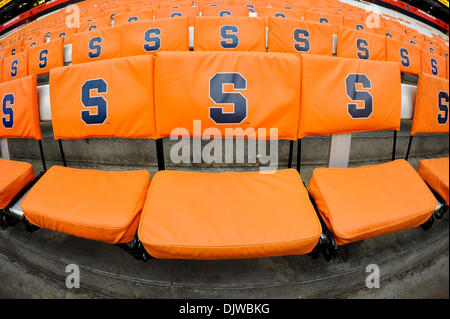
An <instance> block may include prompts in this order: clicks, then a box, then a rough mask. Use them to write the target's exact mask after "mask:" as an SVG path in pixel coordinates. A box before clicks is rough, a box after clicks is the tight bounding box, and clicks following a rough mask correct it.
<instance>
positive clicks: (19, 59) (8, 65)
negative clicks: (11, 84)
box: [2, 51, 28, 82]
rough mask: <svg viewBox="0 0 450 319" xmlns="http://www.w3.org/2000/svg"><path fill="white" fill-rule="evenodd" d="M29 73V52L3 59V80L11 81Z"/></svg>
mask: <svg viewBox="0 0 450 319" xmlns="http://www.w3.org/2000/svg"><path fill="white" fill-rule="evenodd" d="M27 75H28V52H27V51H24V52H21V53H18V54H15V55H11V56H9V57H7V58H5V59H4V61H3V71H2V80H3V82H6V81H11V80H14V79H18V78H21V77H24V76H27Z"/></svg>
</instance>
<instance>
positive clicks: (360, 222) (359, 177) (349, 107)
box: [299, 55, 437, 245]
mask: <svg viewBox="0 0 450 319" xmlns="http://www.w3.org/2000/svg"><path fill="white" fill-rule="evenodd" d="M322 74H327V77H323V76H322ZM325 91H326V92H327V94H323V92H325ZM301 95H302V104H301V107H300V124H299V138H300V139H301V138H303V137H305V136H320V135H329V134H339V133H351V132H364V131H380V130H397V131H398V130H399V129H400V112H401V80H400V70H399V64H398V63H393V62H381V61H361V60H356V59H342V58H333V57H322V56H317V55H302V89H301ZM317 105H321V110H320V112H318V111H317ZM308 189H309V192H310V194H311V195H312V197H313V198H314V201H315V203H316V205H317V208H318V210H319V213H320V215H321V216H322V218H323V220H324V222H325V224H326V225H327V227H328V228H329V230H330V231H331V233H332V234H333V237H334V239H335V241H336V244H338V245H342V244H346V243H350V242H354V241H359V240H364V239H368V238H371V237H375V236H380V235H383V234H387V233H391V232H395V231H400V230H403V229H407V228H411V227H416V226H419V225H421V224H423V223H425V222H426V221H427V220H428V219H429V218H430V216H431V215H432V214H433V212H434V209H435V208H436V205H437V202H436V199H435V198H434V196H433V194H432V193H431V191H430V190H429V189H428V188H427V187H426V185H425V183H424V182H423V180H422V179H421V178H420V176H419V175H418V174H417V173H416V172H415V170H414V168H413V167H412V166H411V165H410V164H409V163H407V162H406V161H404V160H395V161H392V162H389V163H384V164H379V165H371V166H363V167H357V168H316V169H315V170H314V171H313V174H312V177H311V181H310V184H309V188H308Z"/></svg>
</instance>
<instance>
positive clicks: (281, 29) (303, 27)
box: [268, 17, 333, 56]
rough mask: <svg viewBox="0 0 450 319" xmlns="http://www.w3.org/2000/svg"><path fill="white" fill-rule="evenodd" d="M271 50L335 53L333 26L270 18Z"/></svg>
mask: <svg viewBox="0 0 450 319" xmlns="http://www.w3.org/2000/svg"><path fill="white" fill-rule="evenodd" d="M268 48H269V52H287V53H312V54H320V55H329V56H331V55H333V27H332V26H331V25H330V24H326V23H316V22H306V21H301V20H291V19H277V18H273V17H270V18H269V46H268Z"/></svg>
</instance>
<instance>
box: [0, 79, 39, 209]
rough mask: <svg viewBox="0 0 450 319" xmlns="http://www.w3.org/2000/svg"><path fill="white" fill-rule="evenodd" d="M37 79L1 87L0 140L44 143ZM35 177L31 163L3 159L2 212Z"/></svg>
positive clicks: (0, 173) (0, 172)
mask: <svg viewBox="0 0 450 319" xmlns="http://www.w3.org/2000/svg"><path fill="white" fill-rule="evenodd" d="M36 81H37V80H36V76H27V77H23V78H20V79H17V80H12V81H9V82H5V83H2V84H0V99H1V102H2V105H3V110H2V112H0V114H1V122H0V138H26V139H36V140H42V133H41V127H40V123H39V110H38V105H37V89H36ZM34 178H35V174H34V171H33V167H32V166H31V164H29V163H24V162H17V161H10V160H4V159H0V213H1V210H3V209H5V208H6V207H7V206H8V205H9V204H10V203H11V201H12V200H13V199H14V198H15V197H16V196H17V195H18V194H19V193H20V192H21V191H22V190H23V189H24V188H25V187H26V186H27V185H29V184H30V183H31V182H32V181H33V180H34Z"/></svg>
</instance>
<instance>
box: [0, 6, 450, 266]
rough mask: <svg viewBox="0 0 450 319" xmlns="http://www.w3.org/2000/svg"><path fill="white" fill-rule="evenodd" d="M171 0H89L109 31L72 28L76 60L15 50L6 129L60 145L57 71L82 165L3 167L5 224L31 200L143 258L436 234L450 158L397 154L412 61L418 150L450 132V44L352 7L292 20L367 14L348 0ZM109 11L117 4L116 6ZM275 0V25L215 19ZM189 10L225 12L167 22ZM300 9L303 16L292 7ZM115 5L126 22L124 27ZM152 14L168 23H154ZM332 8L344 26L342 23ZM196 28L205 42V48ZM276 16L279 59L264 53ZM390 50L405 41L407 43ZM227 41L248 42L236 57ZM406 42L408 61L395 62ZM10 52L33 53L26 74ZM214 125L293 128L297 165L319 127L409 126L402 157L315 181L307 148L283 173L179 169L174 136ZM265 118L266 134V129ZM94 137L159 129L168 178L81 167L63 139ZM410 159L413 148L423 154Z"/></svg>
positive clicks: (35, 223)
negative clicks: (173, 158) (399, 29)
mask: <svg viewBox="0 0 450 319" xmlns="http://www.w3.org/2000/svg"><path fill="white" fill-rule="evenodd" d="M169 2H170V3H173V2H172V1H136V2H135V3H136V4H137V5H136V6H130V5H128V6H127V5H124V7H123V8H124V9H123V10H124V11H123V12H121V11H120V10H121V9H122V7H121V6H120V5H119V4H120V3H122V4H125V1H122V2H121V1H95V2H94V1H86V2H82V3H81V4H84V5H81V12H82V13H83V12H84V13H88V14H87V15H86V16H84V15H83V14H82V17H83V16H84V18H86V17H87V16H88V19H92V20H93V21H94V22H95V23H96V29H94V30H91V31H87V32H74V33H73V34H72V36H71V42H72V43H71V44H72V52H71V54H72V65H68V66H63V64H64V56H63V52H64V50H63V45H64V40H63V39H57V40H52V41H50V42H46V43H43V44H39V45H36V46H33V47H32V48H29V49H26V50H25V51H24V52H21V53H19V52H17V50H18V47H16V48H15V49H16V52H15V53H14V54H13V55H11V56H9V57H6V58H4V61H3V72H2V74H3V75H4V77H3V82H2V83H1V84H0V98H1V101H2V110H1V112H0V115H1V117H2V123H1V125H0V138H31V139H36V140H38V141H40V140H42V133H41V127H40V117H39V106H38V96H37V75H38V74H42V73H49V91H50V105H51V121H52V126H53V132H54V138H55V140H57V141H58V143H59V145H60V149H61V156H62V158H63V163H64V166H53V167H51V168H50V169H48V170H47V169H46V166H45V159H44V158H43V168H44V171H43V172H42V173H41V174H38V176H37V177H36V175H35V173H34V171H33V169H32V166H31V164H28V163H22V162H17V161H10V160H0V172H1V173H2V174H1V175H0V209H1V210H2V212H1V217H2V219H1V222H2V226H6V225H7V224H13V223H14V222H13V220H14V218H15V217H14V216H16V215H14V214H11V207H12V206H13V205H15V204H17V203H19V204H20V208H21V210H22V212H23V216H22V217H23V220H24V222H25V223H26V224H27V225H28V227H29V229H30V230H36V229H39V228H44V229H50V230H53V231H57V232H61V233H65V234H70V235H74V236H78V237H82V238H87V239H92V240H97V241H102V242H106V243H111V244H117V245H119V246H120V247H122V248H124V249H125V250H127V251H128V252H130V253H131V254H132V255H133V256H134V257H135V258H137V259H143V260H148V259H149V258H151V257H154V258H168V259H237V258H255V257H268V256H282V255H302V254H310V255H312V256H314V257H316V256H317V255H318V254H319V252H322V253H323V254H324V255H325V256H326V257H327V256H328V257H330V256H332V255H334V254H335V253H336V251H337V246H340V245H344V244H347V243H351V242H355V241H360V240H365V239H368V238H372V237H376V236H381V235H384V234H388V233H392V232H396V231H401V230H404V229H408V228H412V227H417V226H422V227H423V228H424V229H427V228H429V226H430V225H431V224H432V223H433V221H434V216H436V217H438V216H439V214H440V213H441V212H442V209H440V207H442V206H443V208H444V210H445V209H448V204H449V197H448V193H449V181H448V177H449V170H448V165H449V159H448V157H447V158H439V159H426V160H422V161H421V162H420V165H419V168H418V170H417V171H416V170H415V169H414V168H413V167H412V166H411V165H410V164H409V163H408V162H407V160H405V159H396V144H395V143H396V132H397V131H398V130H399V129H400V121H401V117H402V116H401V105H402V101H401V99H402V97H401V96H402V92H401V91H402V90H401V89H402V88H401V86H402V84H401V73H402V72H407V73H413V74H417V75H418V85H417V95H416V100H415V107H414V116H413V125H412V129H411V139H410V145H411V143H412V136H414V135H415V134H417V133H448V132H449V123H448V107H449V97H448V94H449V93H448V86H449V82H448V72H445V69H446V68H445V59H447V62H446V63H448V47H447V51H446V53H447V57H445V52H444V54H443V56H439V55H437V54H435V53H432V52H431V51H430V50H424V49H418V50H419V51H417V50H411V51H408V50H409V48H410V46H409V45H412V46H413V44H411V43H410V44H408V43H405V42H400V41H398V40H393V39H390V37H389V36H387V37H383V36H380V35H377V34H376V33H375V32H364V31H359V30H356V29H359V26H358V25H359V24H358V22H360V23H362V21H363V20H362V19H363V18H362V12H361V11H356V10H355V12H353V14H347V13H350V12H352V11H346V14H345V15H343V14H342V15H341V17H342V18H343V20H344V21H345V20H348V21H350V18H352V19H354V20H355V21H354V23H355V24H354V29H355V30H352V29H345V28H342V27H340V26H337V25H336V24H332V25H327V24H324V23H314V22H305V21H302V20H301V19H300V18H299V17H300V16H297V19H296V18H295V17H294V19H289V18H290V17H289V16H288V13H289V14H291V13H292V12H295V11H293V10H298V11H299V12H303V13H305V12H308V11H309V10H310V9H308V8H310V7H311V5H312V4H313V3H314V4H316V5H317V4H319V3H320V4H321V5H322V4H324V7H322V9H324V8H328V9H329V10H328V11H327V10H325V11H327V12H330V11H332V10H334V12H335V11H336V10H340V11H343V10H353V9H350V8H349V7H346V6H345V5H344V4H342V3H341V2H338V1H326V2H325V1H296V2H294V1H285V2H282V3H281V4H280V5H281V7H280V8H281V9H282V10H284V11H280V10H281V9H280V10H279V7H276V6H275V7H274V3H275V5H277V4H276V2H273V1H272V3H271V5H272V7H265V6H264V5H263V3H266V2H265V1H249V2H251V3H252V5H253V7H250V9H251V10H250V9H249V7H248V6H247V5H246V3H247V1H233V2H231V1H223V2H222V1H219V2H220V4H217V3H210V2H209V1H199V2H198V4H200V5H199V6H198V7H195V8H196V9H193V8H194V7H192V3H191V2H190V1H179V2H176V5H175V6H179V8H171V6H170V5H169V6H167V7H165V5H167V4H169ZM238 2H239V3H241V4H240V5H239V6H236V5H237V3H238ZM299 2H302V3H303V5H302V6H301V8H300V7H297V6H298V3H299ZM126 3H128V4H129V3H130V2H128V1H127V2H126ZM149 3H151V4H152V5H151V6H149V5H148V4H149ZM156 3H157V6H158V7H157V9H156V10H154V9H155V5H156ZM325 3H327V4H328V5H325ZM94 4H97V5H98V6H96V5H94ZM99 4H107V7H111V10H107V12H104V11H105V10H103V9H105V5H99ZM210 4H217V5H216V6H210ZM330 4H333V5H332V6H330ZM89 5H91V7H89ZM230 5H232V6H230ZM172 6H174V5H173V4H172ZM286 6H288V7H292V8H291V9H288V8H285V7H286ZM237 8H239V9H237ZM242 8H244V9H245V10H242ZM264 8H265V9H270V10H268V11H270V12H271V13H270V14H268V15H266V16H265V17H266V18H265V19H261V18H258V17H225V16H224V17H219V18H216V17H206V15H208V14H209V13H210V14H211V15H221V14H220V13H221V12H223V11H224V10H225V11H228V12H229V13H232V15H234V12H235V11H234V10H236V12H238V14H236V15H239V13H240V12H242V15H245V14H247V15H248V14H249V12H248V10H250V11H251V12H252V13H257V14H258V15H259V13H260V12H264V11H265V10H262V11H261V9H264ZM332 8H334V9H332ZM150 9H152V10H154V11H151V10H150ZM179 9H184V10H186V11H189V10H193V11H200V12H203V13H205V12H207V14H203V15H204V16H202V17H194V18H193V19H191V21H190V20H189V18H187V17H179V16H178V17H174V18H166V17H165V16H164V17H163V18H161V19H158V11H159V10H163V11H164V12H166V11H167V12H172V14H173V12H174V10H175V11H176V12H178V11H183V10H179ZM273 9H275V10H273ZM137 10H139V11H138V12H139V15H138V14H137V13H136V12H137ZM253 11H255V12H253ZM316 11H317V10H314V12H316ZM183 12H185V11H183ZM244 12H245V14H244ZM283 12H285V14H284V15H285V17H286V19H283V18H284V17H283V16H279V14H280V13H283ZM338 12H339V11H338ZM335 13H336V12H335ZM167 14H169V13H167ZM358 14H359V15H361V19H357V18H356V17H357V15H358ZM111 15H114V21H117V25H116V24H114V26H112V27H111V26H109V25H108V21H111ZM225 15H227V14H225ZM141 16H143V17H144V20H145V17H148V19H149V20H151V21H140V19H141V18H140V17H141ZM262 16H264V15H262ZM336 16H339V15H338V14H336ZM49 17H52V19H58V18H60V19H63V17H64V15H61V16H59V15H56V17H53V15H51V16H49ZM153 17H156V19H154V20H152V18H153ZM327 17H328V16H327ZM331 17H332V16H331V15H330V16H329V17H328V18H327V19H329V20H328V21H334V20H332V19H331ZM102 19H103V20H105V21H106V22H105V21H103V20H102ZM108 19H109V20H108ZM320 19H324V17H323V16H322V17H320ZM63 20H64V19H63ZM136 20H138V21H136ZM387 21H390V20H388V19H386V21H384V23H385V24H386V23H387ZM90 22H92V21H86V23H87V24H82V27H80V30H84V29H83V27H84V26H86V27H87V25H88V24H89V23H90ZM128 22H130V23H128ZM100 23H103V26H104V27H102V28H101V27H99V26H98V25H99V24H100ZM347 23H350V22H347ZM190 24H193V25H194V41H193V42H194V52H188V51H189V37H190V34H189V25H190ZM266 26H268V38H267V39H268V51H269V52H264V51H266ZM347 26H348V24H347ZM35 27H36V26H35ZM225 27H226V28H225ZM87 28H88V30H89V27H87ZM224 28H225V29H224ZM30 30H31V29H30ZM180 30H181V31H180ZM205 30H209V32H207V31H205ZM38 31H46V29H43V28H40V29H39V30H38ZM389 31H391V30H389ZM29 32H31V31H29ZM336 32H337V51H335V52H337V56H333V43H334V41H333V34H335V33H336ZM408 32H410V34H409V35H410V36H411V37H413V38H414V39H419V38H420V34H419V33H413V32H412V31H409V30H408ZM13 35H14V34H13ZM165 36H167V37H165ZM50 37H51V35H50ZM366 37H367V38H366ZM67 39H68V38H66V40H67ZM377 39H379V40H380V41H379V42H378V44H375V45H374V46H372V44H373V43H374V42H375V43H377ZM22 40H23V39H22ZM11 41H12V39H9V42H7V43H8V45H10V44H11ZM394 41H395V42H394ZM423 41H425V40H423ZM167 42H169V43H171V44H170V45H169V46H167V47H165V45H167ZM436 42H437V41H436ZM442 42H444V41H443V40H442ZM369 44H370V46H369ZM2 45H4V43H3V42H2ZM235 45H236V47H234V46H235ZM388 47H391V48H392V47H394V48H395V49H391V51H392V52H391V53H389V50H390V49H388ZM437 47H439V46H437V45H436V48H437ZM9 48H11V46H9ZM412 48H415V47H412ZM42 50H46V51H42ZM227 50H229V51H232V52H221V51H227ZM316 50H317V51H316ZM404 50H406V53H405V51H404ZM420 50H421V51H420ZM436 50H437V49H436ZM155 51H157V52H155ZM244 51H252V52H244ZM258 51H263V52H258ZM395 51H398V54H399V56H396V57H393V58H392V59H389V58H388V57H389V56H390V55H389V54H392V55H395V54H394V53H393V52H395ZM42 52H45V53H44V54H43V53H42ZM295 52H300V54H295ZM414 52H415V53H414ZM146 53H147V54H146ZM148 53H151V54H148ZM293 53H294V54H293ZM424 56H425V57H426V58H423V57H424ZM20 59H22V60H20ZM50 59H51V60H50ZM428 59H430V60H428ZM43 60H44V61H45V62H43ZM9 61H13V62H14V61H17V62H16V63H15V64H14V65H12V68H11V70H10V68H9ZM56 61H57V62H56ZM88 61H92V62H89V63H84V62H88ZM406 61H407V63H406ZM419 61H420V62H419ZM429 61H430V63H428V62H429ZM433 61H436V63H437V64H435V62H433ZM13 62H11V63H13ZM24 64H26V65H27V67H26V68H24V67H23V65H24ZM39 64H41V65H42V67H41V65H39ZM44 64H45V65H44ZM406 64H407V65H406ZM19 69H21V70H19ZM13 73H15V75H14V76H12V74H13ZM5 75H6V76H5ZM446 78H447V79H446ZM227 104H231V105H232V106H233V107H232V108H227V107H224V105H227ZM197 120H201V122H202V125H203V126H204V127H207V128H211V129H214V130H215V132H217V133H220V136H222V137H224V136H226V129H227V128H233V129H235V137H236V138H251V139H255V138H264V139H268V138H270V137H268V136H262V135H261V134H260V131H259V130H258V129H271V128H276V129H277V133H278V137H277V138H278V139H280V140H289V141H291V150H290V159H289V163H290V165H289V166H291V162H292V158H291V157H292V147H293V146H292V145H293V144H292V142H293V141H298V144H297V145H298V149H297V152H301V140H302V138H304V137H307V136H323V135H332V134H345V133H353V132H373V131H384V130H392V131H394V135H393V136H394V140H393V156H392V159H393V160H392V161H391V162H388V163H383V164H378V165H371V166H363V167H356V168H316V169H315V170H314V172H313V176H312V178H311V181H310V183H309V185H308V187H306V185H304V183H303V182H302V179H301V177H300V174H299V173H300V166H301V163H300V156H297V169H296V170H295V169H290V168H288V169H280V170H277V171H275V172H270V173H268V172H266V174H261V173H260V172H239V173H238V172H227V173H206V172H184V171H171V170H165V165H164V156H163V138H166V137H170V136H171V134H172V132H173V130H174V129H177V128H184V129H186V130H187V132H188V135H189V137H190V138H198V137H199V136H196V133H195V131H194V130H193V121H197ZM236 129H240V130H236ZM249 129H253V130H254V132H255V134H253V135H248V130H249ZM92 137H103V138H107V137H116V138H146V139H154V140H155V141H156V145H157V153H158V154H157V155H158V168H159V172H158V173H156V175H154V176H152V177H150V174H149V172H148V171H146V170H140V171H101V170H91V169H75V168H69V167H67V165H66V161H65V159H64V153H63V149H62V143H61V141H62V140H64V139H82V138H92ZM200 137H201V136H200ZM39 145H40V147H41V154H42V145H41V144H39ZM410 145H409V146H410ZM408 153H409V148H408V152H407V154H405V158H406V159H407V158H408ZM87 181H89V182H87ZM19 200H20V201H19Z"/></svg>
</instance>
